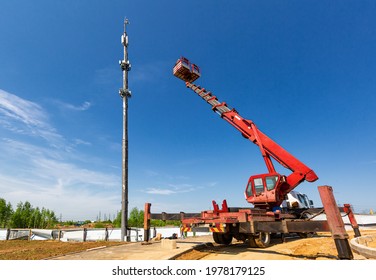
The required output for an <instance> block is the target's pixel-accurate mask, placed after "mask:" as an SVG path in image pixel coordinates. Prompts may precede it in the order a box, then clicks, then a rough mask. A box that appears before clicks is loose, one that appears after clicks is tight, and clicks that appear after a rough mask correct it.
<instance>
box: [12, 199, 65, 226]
mask: <svg viewBox="0 0 376 280" xmlns="http://www.w3.org/2000/svg"><path fill="white" fill-rule="evenodd" d="M11 221H12V223H11V224H12V227H15V228H51V227H53V226H54V225H55V224H56V223H57V222H58V221H57V218H56V215H55V213H54V211H51V210H49V209H45V208H42V210H39V208H38V207H37V208H33V206H32V205H31V204H30V202H28V201H26V202H25V203H22V202H20V203H18V204H17V209H16V211H15V212H14V213H13V215H12V219H11Z"/></svg>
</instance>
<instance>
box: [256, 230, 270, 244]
mask: <svg viewBox="0 0 376 280" xmlns="http://www.w3.org/2000/svg"><path fill="white" fill-rule="evenodd" d="M255 242H256V244H257V246H258V247H260V248H266V247H268V246H269V244H270V233H269V232H259V233H258V234H257V235H256V236H255Z"/></svg>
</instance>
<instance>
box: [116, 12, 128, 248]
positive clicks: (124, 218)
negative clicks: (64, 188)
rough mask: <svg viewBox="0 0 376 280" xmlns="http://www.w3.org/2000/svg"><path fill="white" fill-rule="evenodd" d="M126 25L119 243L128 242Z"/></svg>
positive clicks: (122, 62) (121, 90)
mask: <svg viewBox="0 0 376 280" xmlns="http://www.w3.org/2000/svg"><path fill="white" fill-rule="evenodd" d="M128 24H129V21H128V19H125V20H124V33H123V35H122V36H121V43H122V45H123V47H124V59H123V60H121V61H119V64H120V67H121V70H122V71H123V87H122V88H121V89H120V90H119V94H120V96H121V98H122V99H123V141H122V170H123V171H122V199H121V241H130V236H129V234H128V98H130V97H131V92H130V90H129V89H128V72H129V71H130V70H131V64H130V63H129V60H128V35H127V32H126V26H127V25H128Z"/></svg>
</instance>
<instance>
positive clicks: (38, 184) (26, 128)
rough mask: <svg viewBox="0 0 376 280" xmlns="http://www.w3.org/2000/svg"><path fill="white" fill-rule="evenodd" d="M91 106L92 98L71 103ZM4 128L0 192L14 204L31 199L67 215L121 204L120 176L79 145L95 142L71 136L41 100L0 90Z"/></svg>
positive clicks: (90, 214)
mask: <svg viewBox="0 0 376 280" xmlns="http://www.w3.org/2000/svg"><path fill="white" fill-rule="evenodd" d="M89 107H90V103H89V102H85V103H84V104H82V105H81V106H79V107H74V106H71V107H70V106H67V108H70V109H72V110H87V109H88V108H89ZM0 128H3V130H2V132H3V134H2V138H0V166H2V168H1V169H0V197H2V198H4V199H5V200H6V201H9V202H11V203H12V204H13V207H15V206H16V204H17V203H18V202H20V201H22V202H24V201H26V200H27V201H29V202H30V203H31V204H32V205H33V206H35V207H45V208H48V209H51V210H53V211H55V214H57V215H59V214H60V213H62V215H63V219H94V218H95V217H96V215H97V213H98V212H99V211H102V213H109V214H114V213H116V211H118V210H119V209H120V207H121V205H120V200H121V199H120V196H121V180H120V176H117V175H114V174H113V173H105V172H103V171H101V170H96V169H95V168H94V167H93V161H95V159H93V158H91V161H90V162H89V160H87V158H88V155H84V154H80V152H79V151H77V150H75V148H74V147H76V146H77V145H91V143H89V142H87V141H85V140H82V139H78V138H75V139H73V141H72V142H68V141H67V140H66V139H65V138H64V137H63V136H62V135H60V134H59V133H57V130H56V129H55V128H54V127H53V125H52V124H51V123H50V121H49V115H48V112H47V111H46V110H45V109H44V108H43V107H42V106H40V105H39V104H37V103H35V102H32V101H28V100H25V99H22V98H20V97H18V96H16V95H14V94H11V93H8V92H6V91H3V90H0ZM4 129H5V130H4ZM25 135H26V136H28V137H24V136H25ZM30 136H33V137H30ZM38 139H39V140H40V139H43V140H45V141H47V142H48V145H46V143H45V142H44V141H38ZM82 159H86V160H82ZM101 164H102V165H103V166H105V163H101ZM106 167H107V166H106Z"/></svg>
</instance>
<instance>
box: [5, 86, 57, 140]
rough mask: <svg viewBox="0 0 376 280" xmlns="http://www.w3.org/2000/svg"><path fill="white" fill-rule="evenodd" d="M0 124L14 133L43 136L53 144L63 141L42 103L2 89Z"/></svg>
mask: <svg viewBox="0 0 376 280" xmlns="http://www.w3.org/2000/svg"><path fill="white" fill-rule="evenodd" d="M0 124H1V125H2V127H4V128H6V129H8V130H10V131H12V132H14V133H17V134H23V135H28V136H33V137H37V138H42V139H44V140H46V141H48V142H49V143H50V144H51V145H55V146H60V145H61V142H62V141H63V137H62V136H61V135H59V134H58V133H57V132H56V130H55V128H54V127H52V126H51V125H50V124H49V120H48V114H47V113H46V112H45V110H43V108H42V107H41V106H40V105H38V104H37V103H34V102H32V101H29V100H26V99H22V98H20V97H18V96H16V95H14V94H11V93H9V92H6V91H4V90H1V89H0Z"/></svg>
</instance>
